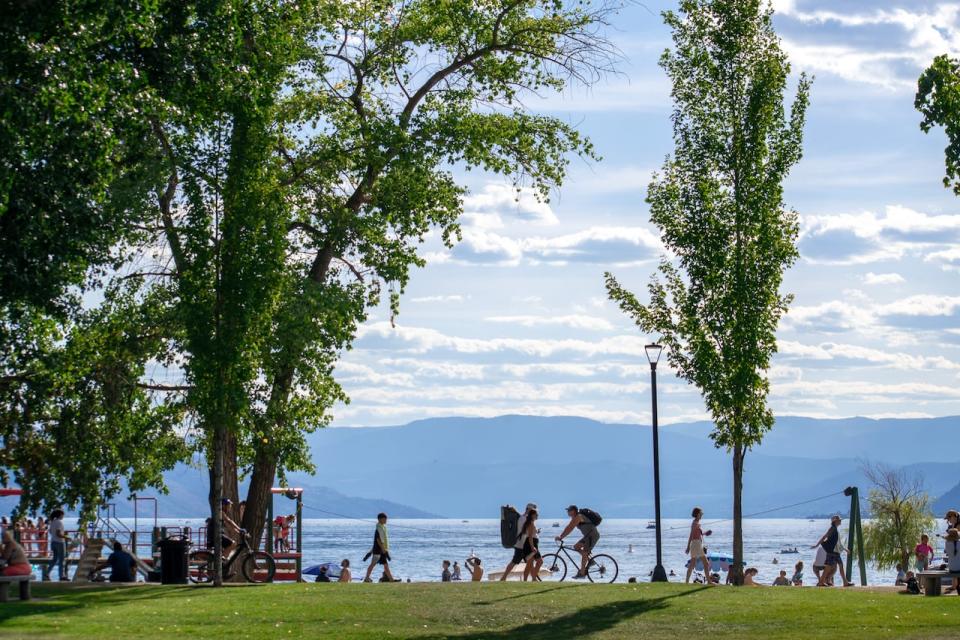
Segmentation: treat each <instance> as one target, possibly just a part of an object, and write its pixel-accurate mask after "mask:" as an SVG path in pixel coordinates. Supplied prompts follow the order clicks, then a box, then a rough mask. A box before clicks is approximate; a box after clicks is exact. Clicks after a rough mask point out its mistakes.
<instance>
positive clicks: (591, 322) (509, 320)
mask: <svg viewBox="0 0 960 640" xmlns="http://www.w3.org/2000/svg"><path fill="white" fill-rule="evenodd" d="M484 320H485V321H486V322H497V323H500V324H516V325H520V326H521V327H542V326H551V325H553V326H556V325H559V326H563V327H569V328H571V329H586V330H588V331H610V330H612V329H613V325H612V324H611V323H610V322H609V321H608V320H605V319H604V318H598V317H596V316H587V315H566V316H531V315H520V316H490V317H488V318H484Z"/></svg>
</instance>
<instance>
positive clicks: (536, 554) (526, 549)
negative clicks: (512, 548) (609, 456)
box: [523, 538, 543, 560]
mask: <svg viewBox="0 0 960 640" xmlns="http://www.w3.org/2000/svg"><path fill="white" fill-rule="evenodd" d="M531 553H532V554H533V558H534V559H535V560H539V559H540V558H542V557H543V556H541V555H540V540H538V539H537V538H534V539H533V540H527V542H526V543H525V544H524V545H523V557H524V558H528V557H530V554H531Z"/></svg>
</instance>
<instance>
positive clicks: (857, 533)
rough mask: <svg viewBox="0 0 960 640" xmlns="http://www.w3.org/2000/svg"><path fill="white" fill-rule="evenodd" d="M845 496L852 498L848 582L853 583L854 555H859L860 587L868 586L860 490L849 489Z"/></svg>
mask: <svg viewBox="0 0 960 640" xmlns="http://www.w3.org/2000/svg"><path fill="white" fill-rule="evenodd" d="M843 495H845V496H850V525H849V531H848V532H847V580H850V582H853V580H851V578H853V554H854V551H856V554H857V566H858V567H859V569H860V586H862V587H865V586H867V565H866V559H865V557H864V555H863V524H862V523H861V520H860V490H859V489H858V488H857V487H847V488H846V489H844V490H843Z"/></svg>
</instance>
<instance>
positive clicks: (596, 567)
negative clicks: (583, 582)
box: [587, 553, 620, 582]
mask: <svg viewBox="0 0 960 640" xmlns="http://www.w3.org/2000/svg"><path fill="white" fill-rule="evenodd" d="M618 573H620V567H618V566H617V561H616V560H614V559H613V557H612V556H608V555H607V554H605V553H601V554H600V555H596V556H592V557H591V558H590V564H588V565H587V578H588V579H589V580H590V582H613V581H614V580H616V579H617V574H618Z"/></svg>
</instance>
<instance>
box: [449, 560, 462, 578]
mask: <svg viewBox="0 0 960 640" xmlns="http://www.w3.org/2000/svg"><path fill="white" fill-rule="evenodd" d="M450 579H451V580H463V578H462V577H461V575H460V563H459V562H457V561H456V560H454V562H453V576H452V577H451V578H450Z"/></svg>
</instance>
